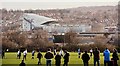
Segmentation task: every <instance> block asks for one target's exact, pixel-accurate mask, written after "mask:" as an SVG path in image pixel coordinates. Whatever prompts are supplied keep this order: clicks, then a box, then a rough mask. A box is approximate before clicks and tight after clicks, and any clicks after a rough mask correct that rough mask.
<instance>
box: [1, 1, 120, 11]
mask: <svg viewBox="0 0 120 66" xmlns="http://www.w3.org/2000/svg"><path fill="white" fill-rule="evenodd" d="M1 4H2V6H0V8H6V9H22V10H24V9H56V8H58V9H61V8H62V9H63V8H73V7H80V6H107V5H109V6H115V5H117V4H118V3H117V2H116V1H115V2H2V3H1Z"/></svg>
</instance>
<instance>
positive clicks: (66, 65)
mask: <svg viewBox="0 0 120 66" xmlns="http://www.w3.org/2000/svg"><path fill="white" fill-rule="evenodd" d="M64 53H65V55H64V56H63V58H64V64H63V66H68V62H69V56H70V54H69V53H68V52H67V51H66V50H65V51H64Z"/></svg>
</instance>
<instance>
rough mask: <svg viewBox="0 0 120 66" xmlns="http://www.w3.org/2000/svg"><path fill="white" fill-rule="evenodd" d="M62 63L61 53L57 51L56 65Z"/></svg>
mask: <svg viewBox="0 0 120 66" xmlns="http://www.w3.org/2000/svg"><path fill="white" fill-rule="evenodd" d="M60 64H61V55H59V54H58V53H57V55H56V56H55V65H56V66H60Z"/></svg>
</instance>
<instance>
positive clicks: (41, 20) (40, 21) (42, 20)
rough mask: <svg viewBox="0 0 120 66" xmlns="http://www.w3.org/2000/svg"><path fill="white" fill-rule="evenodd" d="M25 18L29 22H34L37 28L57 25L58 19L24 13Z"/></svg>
mask: <svg viewBox="0 0 120 66" xmlns="http://www.w3.org/2000/svg"><path fill="white" fill-rule="evenodd" d="M23 18H26V19H28V20H29V21H32V22H33V24H34V25H35V26H38V25H46V24H49V23H57V20H56V19H52V18H48V17H45V16H40V15H37V14H33V13H24V14H23Z"/></svg>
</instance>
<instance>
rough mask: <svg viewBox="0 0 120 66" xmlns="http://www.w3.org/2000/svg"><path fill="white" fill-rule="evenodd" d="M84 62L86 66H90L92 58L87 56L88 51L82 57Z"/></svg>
mask: <svg viewBox="0 0 120 66" xmlns="http://www.w3.org/2000/svg"><path fill="white" fill-rule="evenodd" d="M82 60H83V63H84V66H88V61H89V60H90V57H89V55H88V54H87V51H85V53H84V54H83V55H82Z"/></svg>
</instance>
